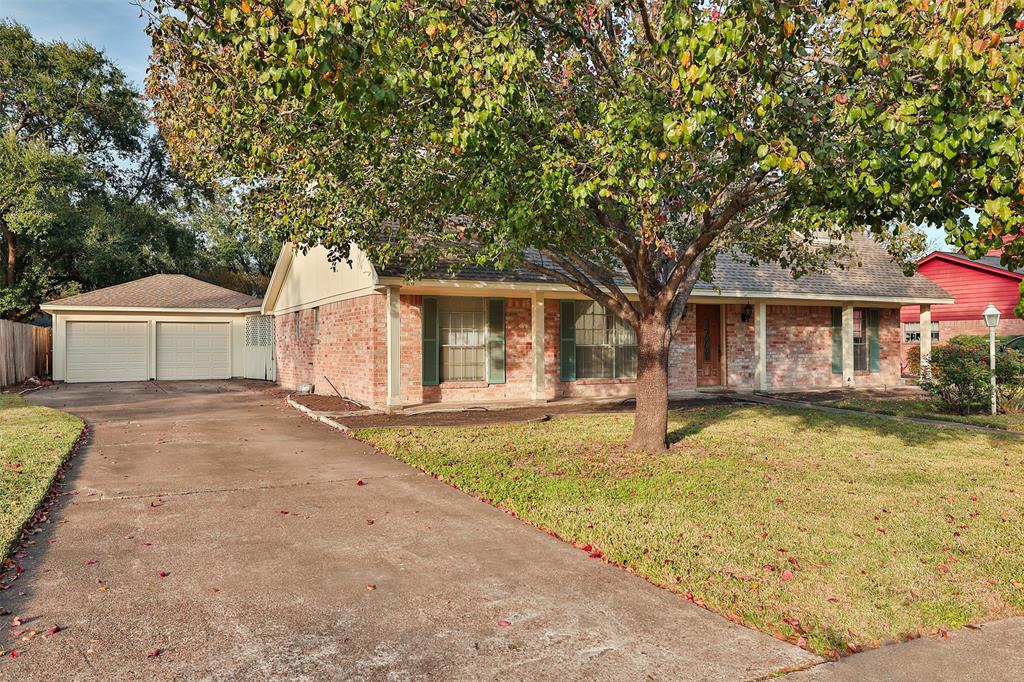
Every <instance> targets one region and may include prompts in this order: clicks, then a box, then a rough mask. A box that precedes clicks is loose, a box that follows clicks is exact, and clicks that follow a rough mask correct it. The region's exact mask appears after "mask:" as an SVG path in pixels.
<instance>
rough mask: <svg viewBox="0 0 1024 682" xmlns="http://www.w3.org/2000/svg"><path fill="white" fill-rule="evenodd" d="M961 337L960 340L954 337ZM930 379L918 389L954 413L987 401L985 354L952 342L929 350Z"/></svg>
mask: <svg viewBox="0 0 1024 682" xmlns="http://www.w3.org/2000/svg"><path fill="white" fill-rule="evenodd" d="M958 338H962V337H958ZM928 361H929V364H930V365H931V377H929V378H928V379H926V380H924V381H922V382H921V388H923V389H924V390H926V391H928V393H930V394H932V395H933V396H935V397H936V398H938V399H939V400H940V401H941V402H942V404H943V405H945V407H946V408H947V409H949V410H951V411H953V412H956V413H957V414H967V413H969V412H971V411H972V410H976V409H979V408H981V407H983V406H984V405H985V404H986V403H987V402H988V400H989V390H990V389H989V377H990V373H989V370H988V354H987V353H983V352H982V351H979V350H977V349H974V348H970V347H966V346H963V345H960V344H954V343H953V342H952V341H950V343H949V344H948V345H946V346H940V347H938V348H935V349H933V350H932V353H931V355H930V356H929V358H928Z"/></svg>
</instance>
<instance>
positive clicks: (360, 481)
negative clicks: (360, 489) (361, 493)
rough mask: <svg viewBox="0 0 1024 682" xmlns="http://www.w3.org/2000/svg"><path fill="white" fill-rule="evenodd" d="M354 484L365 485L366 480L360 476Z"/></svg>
mask: <svg viewBox="0 0 1024 682" xmlns="http://www.w3.org/2000/svg"><path fill="white" fill-rule="evenodd" d="M356 485H366V481H364V480H363V479H361V478H360V479H359V480H358V481H356Z"/></svg>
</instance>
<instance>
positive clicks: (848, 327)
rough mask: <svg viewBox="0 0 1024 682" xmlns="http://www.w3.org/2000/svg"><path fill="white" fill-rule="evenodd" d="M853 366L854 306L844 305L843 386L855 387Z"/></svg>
mask: <svg viewBox="0 0 1024 682" xmlns="http://www.w3.org/2000/svg"><path fill="white" fill-rule="evenodd" d="M853 368H854V364H853V306H852V305H851V304H849V303H847V304H844V305H843V386H844V387H846V388H853V387H854V385H855V383H854V382H855V378H854V369H853Z"/></svg>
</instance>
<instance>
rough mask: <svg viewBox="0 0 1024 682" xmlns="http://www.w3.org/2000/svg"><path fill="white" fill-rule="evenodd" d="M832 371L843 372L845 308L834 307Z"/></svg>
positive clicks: (835, 372) (834, 372)
mask: <svg viewBox="0 0 1024 682" xmlns="http://www.w3.org/2000/svg"><path fill="white" fill-rule="evenodd" d="M832 373H833V374H842V373H843V309H842V308H840V307H835V308H832Z"/></svg>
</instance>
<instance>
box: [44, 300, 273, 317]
mask: <svg viewBox="0 0 1024 682" xmlns="http://www.w3.org/2000/svg"><path fill="white" fill-rule="evenodd" d="M39 308H40V310H42V311H43V312H47V313H58V314H61V315H68V314H72V313H101V314H102V313H160V314H163V315H177V314H179V313H182V314H190V315H191V314H197V313H205V314H211V315H251V314H254V313H259V312H260V309H259V308H258V307H253V308H132V307H128V306H85V305H51V304H47V303H44V304H43V305H41V306H39Z"/></svg>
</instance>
